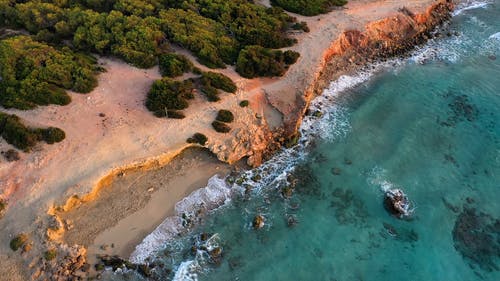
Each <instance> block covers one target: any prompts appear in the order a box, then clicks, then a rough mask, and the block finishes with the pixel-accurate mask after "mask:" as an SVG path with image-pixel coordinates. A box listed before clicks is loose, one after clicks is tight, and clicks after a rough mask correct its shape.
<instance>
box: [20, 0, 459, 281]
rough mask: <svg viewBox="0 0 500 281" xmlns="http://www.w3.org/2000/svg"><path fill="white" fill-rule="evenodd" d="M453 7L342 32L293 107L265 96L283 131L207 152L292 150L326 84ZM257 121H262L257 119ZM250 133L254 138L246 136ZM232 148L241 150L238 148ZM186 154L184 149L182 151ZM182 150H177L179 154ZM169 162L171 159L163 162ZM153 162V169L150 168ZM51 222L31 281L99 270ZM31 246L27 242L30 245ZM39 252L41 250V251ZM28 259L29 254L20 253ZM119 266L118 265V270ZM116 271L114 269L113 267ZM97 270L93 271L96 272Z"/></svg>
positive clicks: (231, 157)
mask: <svg viewBox="0 0 500 281" xmlns="http://www.w3.org/2000/svg"><path fill="white" fill-rule="evenodd" d="M452 10H453V3H452V1H450V0H440V1H438V2H435V3H433V4H432V5H431V6H430V7H428V8H427V9H426V10H425V11H424V12H422V13H415V14H414V13H413V12H411V11H410V10H409V9H406V8H404V7H401V8H400V9H399V11H398V12H397V13H396V14H395V15H393V16H391V17H388V18H384V19H382V20H377V21H374V22H370V23H369V24H367V25H366V26H365V29H364V30H362V31H360V30H354V29H352V30H346V31H344V32H342V33H341V35H340V36H339V37H338V39H337V40H335V41H334V42H333V43H332V44H331V46H330V47H329V48H328V49H327V50H325V51H324V53H323V57H322V63H321V65H320V67H319V70H320V71H319V72H316V73H314V78H313V79H312V83H310V84H309V85H307V86H306V90H305V91H303V92H301V93H300V95H298V96H297V99H296V101H295V103H293V106H292V107H290V106H288V107H287V108H286V109H284V108H283V106H282V105H280V104H278V103H275V102H273V98H272V97H270V96H269V95H272V93H271V92H265V95H266V96H267V98H268V101H269V103H270V105H271V106H273V108H274V109H275V110H277V111H279V112H280V113H281V114H282V116H283V117H284V118H283V124H282V127H280V128H277V129H271V128H269V125H268V124H267V122H266V120H261V121H259V123H258V125H255V123H252V126H254V128H253V130H249V131H247V133H244V132H242V133H241V134H235V135H234V138H235V139H233V140H230V141H229V142H226V144H221V143H211V144H209V145H208V148H209V149H210V150H211V151H212V152H213V153H214V154H216V155H217V156H218V158H219V159H220V160H222V161H225V162H229V163H234V162H236V161H238V160H240V159H241V158H243V157H249V159H248V160H249V161H248V162H249V164H250V165H251V166H258V165H260V164H261V163H262V162H263V161H265V160H266V159H269V158H270V157H272V155H273V154H274V153H275V152H276V151H278V150H279V149H280V148H281V147H282V146H287V145H293V143H294V140H296V139H297V133H298V128H299V126H300V124H301V122H302V118H303V117H304V115H305V114H307V108H308V107H309V104H310V102H311V101H312V100H313V98H314V97H316V96H318V95H320V94H321V92H322V91H323V90H324V89H325V88H326V87H328V85H329V83H330V81H332V80H333V79H336V78H338V77H339V76H340V75H342V74H344V73H352V72H355V71H357V70H359V69H360V68H362V67H363V66H366V65H367V64H368V63H371V62H374V61H377V60H384V59H388V58H392V57H395V56H402V55H404V54H406V53H407V52H408V51H410V50H412V49H413V48H414V47H415V46H416V45H420V44H422V43H425V42H426V41H427V40H428V39H430V38H432V32H433V31H434V30H435V29H436V27H438V26H439V25H441V24H443V23H444V22H446V21H447V20H449V19H450V17H451V12H452ZM257 119H261V118H257ZM250 131H252V132H253V134H254V135H252V134H251V133H248V132H250ZM235 147H240V148H239V149H236V148H235ZM183 149H184V148H183ZM183 149H180V150H178V151H177V153H180V152H181V151H182V150H183ZM167 158H168V159H171V158H172V155H171V154H169V155H168V157H166V158H165V159H167ZM150 162H151V163H153V164H150ZM150 162H148V164H147V166H150V165H151V166H158V165H162V163H163V164H165V163H166V162H167V161H163V160H158V159H157V160H154V161H150ZM136 166H137V167H139V168H144V166H145V164H144V163H142V164H139V165H129V166H127V168H125V169H116V170H114V171H113V172H112V173H111V174H110V175H108V176H107V177H105V178H103V179H101V181H100V182H99V184H98V186H102V185H105V184H106V183H107V182H108V180H110V179H112V178H113V177H115V176H116V175H118V174H119V173H120V172H122V171H123V170H127V169H135V168H137V167H136ZM98 190H99V188H94V189H93V191H92V192H91V193H89V197H88V198H83V199H80V198H78V197H74V196H72V197H70V198H69V199H68V200H67V201H66V204H65V206H62V207H61V208H63V209H70V208H72V207H73V206H75V205H77V204H79V203H81V202H82V200H83V201H85V200H92V198H91V197H92V196H95V194H96V193H97V192H98ZM49 215H51V222H50V223H49V224H48V227H46V232H45V235H46V237H44V239H46V240H47V241H44V242H43V246H40V247H41V248H56V249H57V252H58V255H57V257H55V258H54V259H52V260H47V259H44V258H43V257H33V258H30V261H28V259H25V262H26V263H27V264H26V266H27V267H28V268H29V272H30V274H29V275H30V276H31V279H32V280H84V279H85V278H87V277H88V276H89V273H90V272H92V274H94V272H95V270H97V271H99V270H102V268H101V267H94V268H93V267H92V266H91V265H90V264H88V263H87V260H86V255H87V253H86V249H85V248H84V247H83V246H76V245H75V246H72V247H69V246H67V245H66V244H65V243H64V239H63V235H64V230H65V228H67V227H68V225H66V224H65V223H63V222H62V221H61V220H60V219H59V218H58V217H57V216H56V215H55V212H54V210H52V211H49ZM40 224H41V226H42V227H45V224H44V223H40ZM28 244H29V243H28ZM40 252H42V251H40ZM22 255H24V256H27V255H28V254H27V253H25V254H22ZM102 259H103V262H104V263H103V264H106V262H108V263H110V264H115V263H121V266H123V267H126V268H129V269H132V270H137V271H139V272H140V273H142V274H143V275H145V276H147V274H146V272H147V271H148V268H149V267H148V266H146V265H132V264H130V263H127V262H126V261H125V260H122V259H120V258H118V257H109V256H103V257H102ZM121 266H116V268H120V267H121ZM112 267H113V268H115V266H114V265H112ZM94 269H95V270H94Z"/></svg>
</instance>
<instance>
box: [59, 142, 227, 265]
mask: <svg viewBox="0 0 500 281" xmlns="http://www.w3.org/2000/svg"><path fill="white" fill-rule="evenodd" d="M230 169H231V166H230V165H228V164H225V163H222V162H220V161H219V160H217V158H215V156H213V155H212V154H211V153H210V152H208V151H207V150H206V149H201V148H191V149H188V150H186V151H184V152H183V153H182V154H180V155H179V156H177V157H175V158H174V159H173V160H172V162H170V163H169V164H167V165H166V166H164V167H162V168H160V169H157V170H150V171H140V170H137V171H132V172H128V173H125V174H123V175H119V176H117V178H115V180H114V181H113V182H112V183H111V184H110V185H109V186H105V187H103V188H102V189H101V190H100V195H99V197H97V198H96V199H95V200H93V201H91V202H88V203H84V204H82V205H80V206H78V207H76V208H73V209H72V210H70V211H69V212H61V213H59V216H60V217H61V218H62V219H63V221H64V222H66V225H67V226H68V225H69V230H67V231H66V233H65V235H64V240H65V241H66V242H67V243H68V244H70V245H71V244H81V245H84V246H86V247H88V258H89V262H90V263H93V262H95V257H96V255H98V254H108V255H118V256H120V257H123V258H128V256H129V255H130V253H131V252H132V251H133V250H134V248H135V245H137V244H139V243H140V242H141V241H142V239H143V238H144V237H145V236H146V235H148V234H149V233H151V232H152V231H153V230H154V229H155V228H156V227H157V226H158V225H159V224H160V223H161V222H162V221H163V220H164V219H165V218H166V217H168V216H171V215H173V214H174V208H175V204H176V203H177V202H178V201H180V200H181V199H182V198H184V197H186V196H187V195H189V194H190V193H191V192H193V191H194V190H196V189H198V188H201V187H204V186H205V185H206V184H207V182H208V179H209V178H210V177H212V176H213V175H215V174H218V175H226V174H227V173H229V171H230ZM118 210H121V211H118ZM68 222H69V223H68Z"/></svg>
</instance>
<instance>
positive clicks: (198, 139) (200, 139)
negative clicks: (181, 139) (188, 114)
mask: <svg viewBox="0 0 500 281" xmlns="http://www.w3.org/2000/svg"><path fill="white" fill-rule="evenodd" d="M207 141H208V138H207V136H205V135H204V134H202V133H196V134H194V135H193V136H192V137H190V138H188V139H187V142H188V143H199V144H201V145H205V144H206V143H207Z"/></svg>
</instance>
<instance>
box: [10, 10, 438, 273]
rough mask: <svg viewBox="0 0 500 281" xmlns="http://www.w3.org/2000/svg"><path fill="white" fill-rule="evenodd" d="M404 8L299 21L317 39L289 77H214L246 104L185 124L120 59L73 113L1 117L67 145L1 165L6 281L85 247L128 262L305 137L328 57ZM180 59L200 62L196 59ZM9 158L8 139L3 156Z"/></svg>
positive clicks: (192, 113)
mask: <svg viewBox="0 0 500 281" xmlns="http://www.w3.org/2000/svg"><path fill="white" fill-rule="evenodd" d="M262 2H264V3H263V4H267V5H268V4H269V3H268V1H262ZM434 3H435V1H433V0H412V1H405V4H404V5H405V7H407V8H409V9H410V10H412V11H414V12H415V13H418V12H422V11H424V10H425V9H426V8H428V7H429V6H430V5H431V4H434ZM401 7H402V4H401V2H400V1H384V0H373V1H370V0H363V1H354V0H353V1H350V2H349V4H348V5H346V6H345V7H344V8H342V9H339V10H335V11H333V12H331V13H329V14H325V15H319V16H315V17H303V16H299V15H294V16H296V17H297V18H298V20H299V21H305V22H307V23H308V26H309V28H310V30H311V32H309V33H297V34H295V35H294V36H295V37H296V38H297V39H298V40H299V43H298V44H297V45H295V46H293V47H291V48H290V49H293V50H295V51H297V52H299V53H300V54H301V57H300V59H299V60H298V62H297V63H296V64H295V65H293V66H292V67H291V68H290V69H289V71H288V72H287V73H286V74H285V75H284V76H283V77H278V78H256V79H244V78H241V77H240V76H239V75H237V74H236V72H235V71H234V68H233V67H228V68H227V69H223V70H217V71H220V72H221V73H223V74H225V75H227V76H229V77H230V78H232V79H233V81H235V83H236V84H237V85H238V91H237V93H236V94H234V95H232V94H227V93H224V94H222V95H221V98H222V99H221V101H219V102H217V103H209V102H207V101H206V99H205V98H204V97H202V95H196V98H195V100H194V101H192V102H191V103H190V106H189V108H188V109H187V110H185V112H184V113H185V115H186V118H185V119H182V120H175V119H162V118H156V117H154V116H153V115H152V114H151V113H150V112H148V110H147V109H146V108H145V106H144V100H145V97H146V93H147V91H148V90H149V87H150V86H151V84H152V83H153V81H154V80H156V79H159V78H161V76H160V74H159V71H158V68H157V67H155V68H152V69H148V70H143V69H137V68H134V67H132V66H130V65H127V64H125V63H124V62H121V61H118V60H116V59H111V58H100V59H99V62H100V64H101V65H102V66H103V67H104V68H105V69H106V70H107V72H105V73H102V74H101V75H100V76H99V85H98V87H97V88H96V89H95V90H94V91H92V92H91V93H89V94H85V95H82V94H75V93H70V95H71V97H72V102H71V104H69V105H67V106H45V107H39V108H37V109H35V110H30V111H19V110H5V109H0V110H1V111H2V112H7V113H10V114H16V115H18V116H20V117H22V118H23V119H24V120H26V122H27V123H28V124H30V125H36V126H57V127H59V128H61V129H63V130H64V131H65V132H66V135H67V138H66V139H65V140H64V141H63V142H61V143H59V144H54V145H47V144H40V145H39V146H38V147H36V149H35V151H33V152H32V153H29V154H27V153H21V159H20V160H19V161H16V162H7V161H5V160H3V159H2V160H0V196H1V198H3V199H4V200H6V201H7V202H8V209H7V212H6V214H5V216H4V217H3V218H2V219H0V229H2V230H3V232H2V234H3V235H2V236H1V237H0V259H1V260H2V266H1V267H0V276H9V280H13V281H16V280H30V279H32V278H33V277H32V276H34V275H33V274H34V272H37V266H38V264H39V263H40V262H43V261H41V253H43V252H44V251H45V250H46V249H47V248H48V247H53V246H54V245H65V244H67V245H70V246H71V245H74V244H77V245H82V246H84V247H88V253H89V254H88V256H89V258H90V256H95V254H117V255H120V256H122V257H124V258H127V255H128V254H130V252H131V251H132V250H133V248H134V245H135V244H137V243H139V242H140V241H141V240H142V239H143V238H144V237H145V236H146V235H147V234H148V233H149V232H151V230H152V229H154V228H155V227H156V226H157V225H158V224H159V223H160V222H161V221H162V220H163V219H164V218H165V217H166V216H169V215H171V214H172V212H173V207H174V205H175V203H176V202H178V201H179V200H180V199H182V198H183V197H185V196H186V195H188V194H189V193H190V192H192V191H193V190H195V189H197V188H199V187H202V186H204V185H205V184H206V182H207V181H208V179H209V178H210V177H211V176H213V175H214V174H226V173H228V172H229V171H230V169H231V166H230V165H229V164H234V163H236V162H238V161H239V160H241V159H245V160H247V161H248V163H249V164H251V165H258V164H259V163H260V162H261V161H262V156H263V153H264V152H265V151H266V149H267V148H268V146H269V144H270V143H271V139H272V138H273V131H274V132H275V134H277V133H276V132H279V130H276V129H278V128H283V126H284V124H285V125H290V124H292V125H290V126H297V120H300V118H301V117H302V114H303V112H297V111H298V110H301V111H303V110H305V108H304V105H303V104H301V103H303V101H302V99H300V97H301V96H302V95H304V93H307V94H306V95H309V96H310V95H314V91H315V90H316V84H317V83H318V79H320V77H321V72H322V70H323V68H324V67H325V65H326V63H327V61H326V60H327V57H328V52H330V51H331V50H329V48H330V47H331V45H332V43H333V42H334V41H335V40H336V39H337V38H338V37H339V35H340V34H341V33H342V31H345V30H350V29H358V30H363V28H364V26H365V25H366V24H367V23H369V22H373V21H376V20H380V19H384V18H388V17H392V16H394V15H395V14H397V13H398V9H399V8H401ZM179 53H183V54H185V55H187V56H189V57H190V58H191V59H192V60H193V61H195V60H194V58H193V56H191V55H190V54H189V53H188V52H187V51H184V50H179ZM195 64H196V66H198V67H200V68H201V69H203V70H207V69H206V68H205V67H203V66H201V65H199V64H198V63H195ZM242 100H249V101H250V106H249V107H246V108H242V107H240V106H239V105H238V104H239V102H240V101H242ZM219 109H229V110H231V111H232V112H233V113H234V114H235V122H234V123H232V124H231V127H232V130H231V132H230V133H228V134H220V133H217V132H215V131H214V130H213V129H212V127H211V125H210V123H211V122H212V121H213V120H214V118H215V116H216V113H217V111H218V110H219ZM286 129H287V128H285V130H286ZM196 132H200V133H203V134H205V135H206V136H207V137H208V142H207V145H206V149H205V150H202V151H200V149H197V150H189V151H187V152H186V153H184V154H181V155H180V157H176V156H177V155H179V154H180V153H181V152H182V151H185V150H186V149H187V148H189V147H192V146H193V145H191V144H188V143H186V139H187V138H188V137H190V136H192V135H193V134H194V133H196ZM9 148H11V146H10V145H8V144H6V143H5V142H4V141H3V139H0V150H2V151H3V150H7V149H9ZM208 151H210V153H209V152H208ZM217 159H218V160H217ZM221 161H223V162H226V163H229V164H223V162H221ZM169 163H170V164H169ZM53 215H56V216H57V217H59V219H60V222H61V223H62V228H64V230H63V231H61V232H62V233H59V234H60V235H59V234H58V235H56V236H58V237H56V238H55V239H54V240H52V241H51V240H49V239H47V229H48V228H50V227H51V226H52V224H53V217H52V216H53ZM144 218H147V219H144ZM19 233H27V234H28V236H29V237H30V241H31V242H32V245H33V247H32V249H31V251H29V252H27V253H23V254H19V253H18V252H12V251H11V250H10V249H9V241H10V240H11V239H12V237H14V235H17V234H19ZM52 238H53V237H52ZM90 262H92V259H91V260H90ZM23 268H30V270H23ZM33 279H36V278H33Z"/></svg>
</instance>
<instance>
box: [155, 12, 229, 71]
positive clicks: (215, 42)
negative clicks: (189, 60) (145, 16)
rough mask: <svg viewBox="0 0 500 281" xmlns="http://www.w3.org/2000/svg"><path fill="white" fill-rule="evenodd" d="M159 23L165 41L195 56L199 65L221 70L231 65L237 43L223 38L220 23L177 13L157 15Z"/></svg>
mask: <svg viewBox="0 0 500 281" xmlns="http://www.w3.org/2000/svg"><path fill="white" fill-rule="evenodd" d="M160 19H161V23H162V30H163V31H164V32H165V34H166V36H167V38H168V39H170V40H171V41H172V42H175V43H178V44H181V45H182V46H183V47H185V48H187V49H189V50H190V51H192V52H193V53H195V54H196V56H197V57H198V60H199V62H200V63H202V64H204V65H206V66H208V67H210V68H223V67H225V64H226V63H227V64H232V63H233V62H234V60H235V58H236V55H237V51H238V49H237V46H238V42H237V41H236V40H235V39H234V38H232V37H230V36H229V35H227V33H226V30H225V28H224V26H223V25H222V24H221V23H219V22H217V21H215V20H213V19H210V18H206V17H203V16H201V15H199V14H198V13H196V12H195V11H192V10H187V11H184V10H181V9H169V10H164V11H161V12H160Z"/></svg>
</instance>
